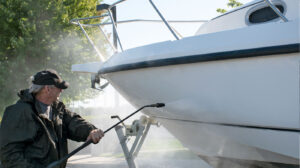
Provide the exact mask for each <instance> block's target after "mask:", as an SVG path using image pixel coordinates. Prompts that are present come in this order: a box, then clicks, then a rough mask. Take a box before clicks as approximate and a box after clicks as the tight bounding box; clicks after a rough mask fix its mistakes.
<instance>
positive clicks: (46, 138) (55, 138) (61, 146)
mask: <svg viewBox="0 0 300 168" xmlns="http://www.w3.org/2000/svg"><path fill="white" fill-rule="evenodd" d="M31 80H32V85H31V87H30V88H29V89H26V90H22V91H20V92H19V93H18V96H19V97H20V99H19V101H18V102H17V103H16V104H14V105H11V106H9V107H7V108H6V110H5V112H4V115H3V118H2V123H1V127H0V134H1V135H0V160H1V163H2V166H3V167H4V168H21V167H22V168H40V167H47V165H49V164H50V163H52V162H53V161H56V160H59V159H60V158H63V157H64V156H66V155H67V154H68V149H67V139H72V140H75V141H87V140H90V139H92V141H93V143H98V142H99V140H100V139H101V138H102V137H103V136H104V133H103V131H102V130H100V129H97V128H96V127H95V126H94V125H92V124H90V123H88V122H87V121H85V120H84V119H82V118H81V117H80V116H79V115H77V114H76V113H73V112H71V111H69V110H68V109H66V107H65V105H64V104H63V103H62V102H60V101H58V99H59V96H60V94H61V92H62V90H63V89H66V88H67V87H68V85H69V84H68V83H67V82H65V81H63V80H62V79H61V77H60V76H59V75H58V74H57V72H56V71H55V70H51V69H50V70H45V71H41V72H38V73H37V74H35V75H34V76H33V77H31ZM65 166H66V162H65V163H64V164H62V165H60V166H57V167H60V168H64V167H65Z"/></svg>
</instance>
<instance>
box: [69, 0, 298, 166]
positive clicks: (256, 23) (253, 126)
mask: <svg viewBox="0 0 300 168" xmlns="http://www.w3.org/2000/svg"><path fill="white" fill-rule="evenodd" d="M116 4H117V3H116ZM113 5H115V4H113ZM274 6H276V7H277V8H276V9H277V12H278V11H279V13H277V14H276V13H275V12H274V11H276V9H274V10H273V9H272V8H271V7H274ZM299 9H300V2H299V0H284V1H281V0H274V1H267V0H256V1H253V2H251V3H248V4H245V5H243V6H241V7H239V8H236V9H234V10H232V11H229V12H227V13H225V14H223V15H221V16H219V17H216V18H214V19H212V20H210V21H208V22H207V23H205V24H203V25H202V26H201V27H200V28H199V30H198V32H197V33H196V34H195V35H194V36H192V37H186V38H182V39H179V40H175V41H165V42H160V43H155V44H151V45H146V46H141V47H137V48H132V49H128V50H125V51H123V52H119V53H116V54H114V55H112V56H111V57H110V58H109V59H108V60H106V61H105V62H102V63H93V64H84V65H74V66H73V67H72V68H73V71H78V72H90V73H96V74H97V75H96V76H100V77H101V78H105V79H106V80H108V81H109V83H110V84H111V85H112V86H113V87H114V88H115V89H116V90H117V91H118V92H119V93H121V94H122V95H123V96H124V97H125V98H126V99H127V100H128V101H129V102H130V103H131V104H132V105H134V106H135V107H141V106H143V105H145V104H152V103H156V102H163V103H165V104H166V106H165V107H164V108H162V109H145V110H144V111H143V113H145V114H147V115H149V116H152V117H155V118H156V119H157V120H158V121H159V122H161V123H162V124H163V125H164V127H166V128H167V129H168V130H169V131H170V132H171V133H172V134H173V135H174V136H175V137H176V138H178V139H179V140H180V142H181V143H182V144H183V145H184V146H185V147H187V148H188V149H190V150H191V151H193V152H194V153H196V154H197V155H199V157H201V158H202V159H204V160H205V161H207V162H208V163H210V164H211V165H212V166H214V167H231V166H229V164H230V163H233V164H234V165H235V166H236V167H247V166H250V167H251V166H258V167H259V166H260V167H288V166H289V167H299V142H300V139H299V135H300V121H299V120H300V118H299V113H300V105H299V104H300V53H299V45H300V40H299V39H300V33H299V31H300V29H299V28H300V27H299V13H300V12H299ZM173 33H174V32H173ZM175 36H176V33H175ZM224 39H227V40H226V41H224Z"/></svg>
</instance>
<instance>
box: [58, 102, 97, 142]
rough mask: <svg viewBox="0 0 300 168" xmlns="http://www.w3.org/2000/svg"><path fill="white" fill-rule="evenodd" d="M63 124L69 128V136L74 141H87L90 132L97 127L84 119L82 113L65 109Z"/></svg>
mask: <svg viewBox="0 0 300 168" xmlns="http://www.w3.org/2000/svg"><path fill="white" fill-rule="evenodd" d="M63 112H64V116H63V125H65V128H66V129H67V137H68V138H69V139H71V140H74V141H86V139H87V137H88V136H89V134H90V132H91V131H92V130H94V129H97V128H96V127H95V126H94V125H93V124H91V123H89V122H87V121H86V120H84V119H83V118H82V117H81V116H80V115H78V114H76V113H74V112H71V111H69V110H68V109H66V108H64V109H63Z"/></svg>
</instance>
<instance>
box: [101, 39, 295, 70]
mask: <svg viewBox="0 0 300 168" xmlns="http://www.w3.org/2000/svg"><path fill="white" fill-rule="evenodd" d="M299 48H300V44H299V43H297V44H288V45H280V46H272V47H262V48H253V49H246V50H235V51H225V52H216V53H209V54H199V55H189V56H181V57H175V58H166V59H158V60H153V61H143V62H137V63H133V64H123V65H117V66H113V67H107V68H102V69H100V71H99V74H105V73H110V72H118V71H127V70H134V69H141V68H150V67H160V66H169V65H178V64H190V63H197V62H208V61H219V60H228V59H237V58H248V57H259V56H272V55H277V54H288V53H296V52H299V51H300V49H299Z"/></svg>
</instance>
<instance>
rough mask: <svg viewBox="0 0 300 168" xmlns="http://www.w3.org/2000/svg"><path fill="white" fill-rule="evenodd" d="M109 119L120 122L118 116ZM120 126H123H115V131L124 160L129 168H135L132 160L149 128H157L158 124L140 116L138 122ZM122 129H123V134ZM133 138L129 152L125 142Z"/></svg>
mask: <svg viewBox="0 0 300 168" xmlns="http://www.w3.org/2000/svg"><path fill="white" fill-rule="evenodd" d="M111 118H118V119H119V120H120V118H119V116H112V117H111ZM122 125H123V126H121V125H118V126H116V127H115V130H116V132H117V135H118V138H119V141H120V144H121V146H122V150H123V152H124V155H125V159H126V161H127V164H128V167H129V168H137V166H136V164H135V162H134V159H135V158H136V157H137V155H138V153H139V151H140V149H141V147H142V145H143V143H144V141H145V138H146V136H147V134H148V132H149V129H150V126H151V125H157V126H159V124H158V123H157V122H155V121H154V120H153V119H151V118H149V117H146V116H141V118H140V119H139V120H135V121H133V122H132V125H125V124H124V123H122ZM123 128H125V133H124V129H123ZM133 136H135V140H134V142H133V144H132V146H131V149H130V150H129V148H128V146H127V142H128V140H129V139H130V138H131V137H133Z"/></svg>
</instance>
